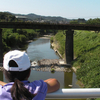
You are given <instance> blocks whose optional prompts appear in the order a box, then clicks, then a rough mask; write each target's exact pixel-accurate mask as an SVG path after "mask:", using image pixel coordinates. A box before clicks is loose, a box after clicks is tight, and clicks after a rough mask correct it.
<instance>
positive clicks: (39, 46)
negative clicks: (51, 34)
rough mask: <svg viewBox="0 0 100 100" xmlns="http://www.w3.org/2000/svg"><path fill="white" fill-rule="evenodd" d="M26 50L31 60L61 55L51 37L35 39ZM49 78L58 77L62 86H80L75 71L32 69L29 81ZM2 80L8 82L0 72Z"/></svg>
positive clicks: (53, 57)
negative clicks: (54, 48) (53, 45)
mask: <svg viewBox="0 0 100 100" xmlns="http://www.w3.org/2000/svg"><path fill="white" fill-rule="evenodd" d="M26 52H27V54H28V56H29V58H30V60H31V61H38V60H41V59H59V56H58V55H57V54H56V53H55V51H54V50H53V49H52V48H51V47H50V39H49V38H38V39H36V40H35V41H33V42H31V43H29V45H28V48H27V50H26ZM48 78H56V79H57V80H58V81H59V82H60V88H80V87H79V85H78V84H77V79H76V75H75V73H74V72H73V71H71V72H55V73H51V72H50V71H45V72H44V71H36V70H31V75H30V77H29V81H34V80H40V79H43V80H46V79H48ZM0 80H2V81H5V82H6V80H5V78H4V76H3V73H2V72H0ZM49 100H50V99H49ZM52 100H53V99H52ZM56 100H57V99H56ZM59 100H60V99H59ZM61 100H62V99H61ZM64 100H65V99H64ZM66 100H68V99H66ZM69 100H75V99H69ZM76 100H77V99H76ZM78 100H86V99H78Z"/></svg>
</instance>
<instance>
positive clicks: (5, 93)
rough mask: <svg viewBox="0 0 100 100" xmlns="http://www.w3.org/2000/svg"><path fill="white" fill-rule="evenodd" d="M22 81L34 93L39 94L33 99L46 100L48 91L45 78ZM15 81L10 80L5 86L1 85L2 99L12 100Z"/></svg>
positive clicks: (0, 97) (0, 95) (0, 94)
mask: <svg viewBox="0 0 100 100" xmlns="http://www.w3.org/2000/svg"><path fill="white" fill-rule="evenodd" d="M22 82H23V83H24V85H25V87H26V88H27V89H28V90H29V91H30V92H31V93H32V94H37V95H36V96H35V97H34V98H33V99H32V100H45V97H46V93H47V84H46V83H45V82H44V81H43V80H38V81H37V80H36V81H33V82H29V81H22ZM13 83H14V82H10V83H8V84H6V85H4V86H1V85H0V100H12V97H11V93H10V89H11V87H12V85H13Z"/></svg>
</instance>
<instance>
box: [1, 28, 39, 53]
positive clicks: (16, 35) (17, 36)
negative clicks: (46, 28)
mask: <svg viewBox="0 0 100 100" xmlns="http://www.w3.org/2000/svg"><path fill="white" fill-rule="evenodd" d="M38 35H39V33H38V32H35V31H34V30H33V29H29V30H28V29H3V31H2V42H3V52H6V51H9V50H10V49H11V48H22V47H23V45H25V44H26V41H28V40H30V39H33V38H35V37H37V36H38Z"/></svg>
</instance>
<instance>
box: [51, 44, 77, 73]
mask: <svg viewBox="0 0 100 100" xmlns="http://www.w3.org/2000/svg"><path fill="white" fill-rule="evenodd" d="M51 46H52V48H53V50H54V51H55V52H56V53H57V54H58V55H59V57H60V58H61V59H62V60H63V61H64V62H63V63H64V64H66V63H65V58H63V57H62V55H61V54H60V52H59V51H58V50H57V48H58V47H59V44H58V43H57V42H56V43H55V42H52V43H51ZM71 69H72V70H73V71H74V72H75V73H76V70H77V69H76V68H75V67H73V66H72V67H71Z"/></svg>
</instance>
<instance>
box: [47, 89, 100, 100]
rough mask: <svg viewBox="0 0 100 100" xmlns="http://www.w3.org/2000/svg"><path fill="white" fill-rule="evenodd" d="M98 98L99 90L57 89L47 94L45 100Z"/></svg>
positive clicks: (99, 95)
mask: <svg viewBox="0 0 100 100" xmlns="http://www.w3.org/2000/svg"><path fill="white" fill-rule="evenodd" d="M73 98H74V99H76V98H77V99H78V98H100V88H74V89H73V88H72V89H59V90H58V91H56V92H53V93H48V94H47V96H46V99H73Z"/></svg>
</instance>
